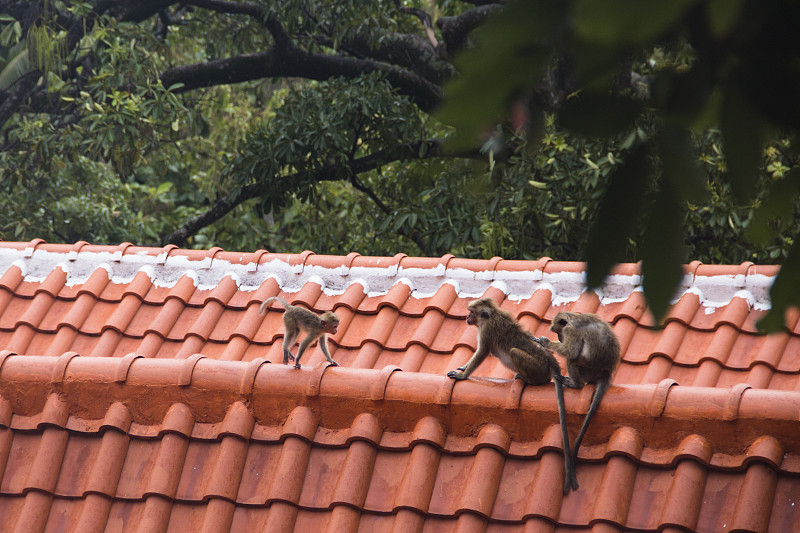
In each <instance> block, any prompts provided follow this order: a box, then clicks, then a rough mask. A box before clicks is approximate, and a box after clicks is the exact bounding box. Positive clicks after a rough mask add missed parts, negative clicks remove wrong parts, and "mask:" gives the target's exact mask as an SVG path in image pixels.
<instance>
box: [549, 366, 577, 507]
mask: <svg viewBox="0 0 800 533" xmlns="http://www.w3.org/2000/svg"><path fill="white" fill-rule="evenodd" d="M563 380H564V377H563V376H562V375H561V372H560V371H559V372H558V373H554V374H553V383H554V384H555V386H556V401H557V402H558V418H559V422H560V423H561V436H562V438H563V440H564V495H566V494H567V493H569V489H570V487H571V488H572V490H578V476H577V475H576V474H575V460H574V458H573V456H572V453H571V452H570V449H569V431H567V409H566V407H565V405H564V386H563Z"/></svg>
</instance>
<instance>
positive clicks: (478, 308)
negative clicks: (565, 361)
mask: <svg viewBox="0 0 800 533" xmlns="http://www.w3.org/2000/svg"><path fill="white" fill-rule="evenodd" d="M467 309H468V310H469V314H468V315H467V324H470V325H474V326H478V348H477V349H476V350H475V354H474V355H473V356H472V357H471V358H470V360H469V361H468V362H467V364H466V365H465V366H462V367H460V368H457V369H455V370H451V371H450V372H448V373H447V375H448V376H449V377H451V378H453V379H455V380H462V379H467V378H468V377H469V375H470V374H472V372H474V371H475V369H476V368H478V366H479V365H480V364H481V363H482V362H483V360H484V359H486V357H487V356H488V355H490V354H491V355H493V356H495V357H497V358H498V359H500V362H501V363H503V365H505V366H506V367H507V368H510V369H511V370H513V371H514V372H516V373H517V374H516V376H514V377H515V378H519V379H521V380H523V381H524V382H525V383H528V384H530V385H544V384H545V383H548V382H549V381H550V379H551V378H552V379H553V383H554V385H555V389H556V400H557V402H558V418H559V422H560V423H561V435H562V437H563V439H564V474H565V476H568V477H565V480H564V487H567V486H568V485H567V483H568V481H567V480H569V479H573V478H575V473H574V470H573V466H572V460H571V455H570V452H569V434H568V433H567V419H566V409H565V408H564V391H563V389H562V380H563V376H562V375H561V367H560V366H559V365H558V361H556V358H555V357H553V354H552V353H550V351H549V350H547V349H545V348H544V347H543V346H542V345H541V343H540V342H538V339H536V338H535V337H532V336H531V334H530V333H528V332H527V331H525V330H524V329H523V328H522V326H521V325H520V324H519V322H517V321H516V320H514V319H513V318H512V317H511V315H510V314H509V313H508V312H507V311H504V310H502V309H500V308H499V307H498V306H497V304H496V303H495V302H494V300H492V299H491V298H481V299H479V300H475V301H472V302H470V304H469V305H468V306H467ZM576 487H577V481H576ZM565 493H566V488H565Z"/></svg>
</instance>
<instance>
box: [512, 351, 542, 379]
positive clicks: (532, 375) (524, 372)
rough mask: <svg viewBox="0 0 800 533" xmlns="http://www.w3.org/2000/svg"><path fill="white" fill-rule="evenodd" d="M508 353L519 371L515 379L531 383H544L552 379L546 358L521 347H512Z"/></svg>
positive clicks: (515, 368)
mask: <svg viewBox="0 0 800 533" xmlns="http://www.w3.org/2000/svg"><path fill="white" fill-rule="evenodd" d="M508 355H509V356H510V357H511V362H512V363H514V370H516V371H517V374H516V375H515V376H514V378H515V379H516V378H519V379H521V380H522V381H524V382H525V383H527V384H529V385H544V384H545V383H547V382H549V381H550V366H549V365H548V361H547V359H546V358H544V357H537V356H535V355H533V354H530V353H528V352H526V351H525V350H521V349H520V348H511V349H510V350H509V351H508Z"/></svg>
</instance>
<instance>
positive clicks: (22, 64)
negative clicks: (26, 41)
mask: <svg viewBox="0 0 800 533" xmlns="http://www.w3.org/2000/svg"><path fill="white" fill-rule="evenodd" d="M29 70H30V62H29V60H28V49H27V48H23V49H22V50H20V51H19V53H17V55H15V56H14V57H13V58H12V59H11V61H9V62H8V63H7V64H6V66H5V67H4V68H3V70H2V71H0V90H6V89H8V88H9V87H11V85H13V84H14V82H16V81H17V80H18V79H20V77H22V76H23V75H24V74H25V73H26V72H28V71H29Z"/></svg>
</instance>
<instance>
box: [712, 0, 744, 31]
mask: <svg viewBox="0 0 800 533" xmlns="http://www.w3.org/2000/svg"><path fill="white" fill-rule="evenodd" d="M743 4H744V0H709V2H708V4H707V7H708V19H709V26H710V27H711V32H712V33H713V34H714V36H716V37H717V38H720V39H721V38H724V37H727V36H728V35H730V33H731V32H732V31H733V28H734V26H735V25H736V22H738V20H739V15H740V14H741V12H742V5H743Z"/></svg>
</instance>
